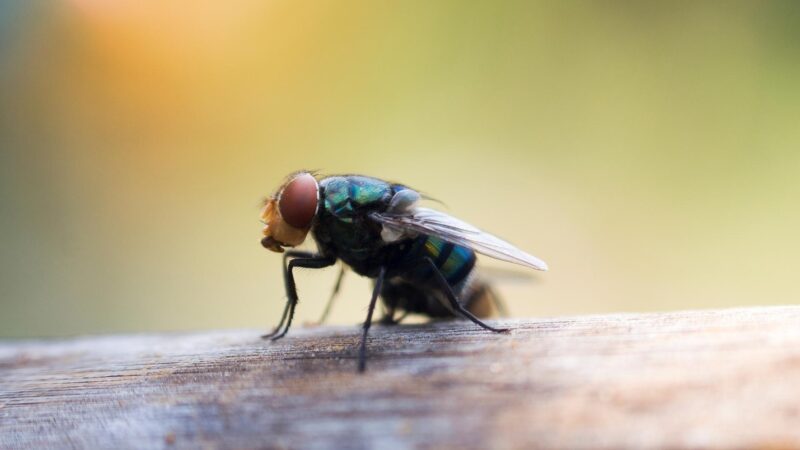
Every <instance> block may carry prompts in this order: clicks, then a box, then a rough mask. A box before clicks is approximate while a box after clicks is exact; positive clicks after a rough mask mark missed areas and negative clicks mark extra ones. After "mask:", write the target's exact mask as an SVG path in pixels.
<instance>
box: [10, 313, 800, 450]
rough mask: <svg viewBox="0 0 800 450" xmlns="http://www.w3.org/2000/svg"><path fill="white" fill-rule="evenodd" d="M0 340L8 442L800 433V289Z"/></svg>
mask: <svg viewBox="0 0 800 450" xmlns="http://www.w3.org/2000/svg"><path fill="white" fill-rule="evenodd" d="M502 323H503V324H504V325H508V326H512V327H514V331H513V332H512V333H510V334H506V335H495V334H491V333H488V332H485V331H483V330H480V329H478V327H476V326H474V325H472V324H470V323H467V322H445V323H437V324H433V325H413V326H412V325H409V326H397V327H384V326H375V327H374V328H373V332H372V340H371V342H370V345H369V353H370V359H369V365H368V369H367V373H366V374H364V375H358V374H357V373H356V361H355V359H354V358H355V354H356V351H355V349H356V343H357V336H358V330H357V327H356V326H352V327H326V328H311V329H302V328H299V327H298V328H296V329H293V330H292V332H290V334H289V336H288V337H287V338H286V339H284V340H282V341H280V342H277V343H274V344H273V343H269V342H264V341H262V340H260V339H259V338H258V334H259V332H258V331H257V330H248V331H215V332H206V333H195V334H165V335H136V336H115V337H89V338H79V339H70V340H61V341H38V342H33V341H23V342H14V341H5V342H3V343H0V448H2V449H15V448H58V449H62V448H204V447H208V448H216V447H220V448H298V449H299V448H409V447H412V448H413V447H417V448H487V447H492V448H531V447H560V448H565V447H566V448H577V447H609V448H616V447H636V448H642V447H758V448H787V447H800V307H774V308H758V309H755V308H753V309H735V310H725V311H697V312H680V313H666V314H630V315H606V316H586V317H568V318H557V319H532V320H512V321H502Z"/></svg>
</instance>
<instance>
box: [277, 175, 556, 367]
mask: <svg viewBox="0 0 800 450" xmlns="http://www.w3.org/2000/svg"><path fill="white" fill-rule="evenodd" d="M420 198H421V196H420V194H419V193H418V192H417V191H415V190H413V189H411V188H409V187H408V186H404V185H402V184H397V183H390V182H387V181H383V180H379V179H377V178H372V177H366V176H361V175H340V176H329V177H319V178H318V177H315V176H314V174H312V173H309V172H305V171H303V172H296V173H294V174H292V175H290V176H289V177H288V178H287V180H286V181H285V182H284V183H283V185H281V187H280V188H279V189H278V191H277V192H276V193H275V194H274V195H273V196H272V197H270V198H269V199H268V200H267V202H266V205H265V206H264V209H263V211H262V213H261V218H262V220H263V222H264V224H265V225H266V226H265V227H264V238H263V239H262V240H261V244H262V245H263V246H264V247H265V248H267V249H269V250H272V251H275V252H279V253H284V250H285V248H286V247H294V246H297V245H300V244H301V243H303V241H304V240H305V238H306V236H307V235H308V233H309V232H311V234H312V236H313V237H314V240H315V241H316V243H317V248H318V251H317V252H316V253H311V252H304V251H297V250H290V251H286V252H285V253H284V256H283V275H284V281H285V285H286V295H287V302H286V305H285V307H284V310H283V315H282V317H281V320H280V323H279V324H278V326H277V327H276V328H275V331H273V332H272V333H270V334H267V335H265V336H264V337H265V338H271V339H273V340H275V339H280V338H282V337H283V336H284V335H286V332H287V331H288V330H289V327H290V326H291V324H292V316H293V315H294V308H295V306H296V305H297V288H296V285H295V281H294V275H293V272H292V271H293V269H294V268H296V267H303V268H313V269H321V268H324V267H329V266H332V265H334V264H335V263H336V261H338V260H341V261H342V262H343V263H344V264H346V265H348V266H349V267H350V268H352V270H353V271H355V272H356V273H358V274H359V275H362V276H366V277H369V278H372V279H374V280H375V287H374V289H373V292H372V298H371V300H370V303H369V308H368V312H367V319H366V321H365V322H364V326H363V332H362V335H361V342H360V346H359V359H358V369H359V371H363V370H364V369H365V367H366V355H367V352H366V343H367V333H368V332H369V327H370V325H371V323H372V313H373V311H374V309H375V304H376V302H377V300H378V297H380V298H381V299H382V301H383V303H384V305H385V307H386V317H384V319H383V322H384V323H397V321H398V320H397V319H395V314H396V312H397V311H402V312H404V313H418V314H425V315H427V316H429V317H453V316H458V315H461V316H464V317H466V318H467V319H469V320H471V321H473V322H474V323H476V324H477V325H479V326H481V327H483V328H485V329H487V330H491V331H494V332H504V331H507V330H506V329H500V328H494V327H492V326H490V325H487V324H486V323H484V322H483V321H482V320H481V319H480V318H482V317H488V316H490V315H491V314H492V312H493V310H494V309H495V308H496V307H497V306H498V305H499V304H498V303H497V300H496V297H495V296H494V295H493V293H492V290H491V289H490V287H489V285H488V284H487V283H486V282H485V281H483V280H482V279H480V278H479V277H478V276H477V275H476V274H475V270H474V267H475V253H476V252H477V253H481V254H484V255H487V256H491V257H492V258H497V259H500V260H503V261H508V262H511V263H515V264H520V265H523V266H526V267H530V268H532V269H536V270H547V264H545V262H544V261H542V260H540V259H538V258H536V257H535V256H532V255H530V254H528V253H526V252H524V251H522V250H520V249H518V248H516V247H514V246H513V245H511V244H509V243H508V242H506V241H504V240H502V239H499V238H497V237H495V236H492V235H491V234H488V233H485V232H483V231H481V230H479V229H477V228H475V227H474V226H472V225H470V224H468V223H466V222H463V221H461V220H458V219H456V218H454V217H451V216H449V215H447V214H445V213H442V212H439V211H435V210H432V209H428V208H423V207H420V206H418V203H419V200H420ZM342 273H343V272H341V273H340V275H339V279H338V281H337V283H336V288H334V294H333V295H334V296H335V294H336V292H337V291H338V286H339V284H340V282H341V276H342ZM331 298H333V296H332V297H331Z"/></svg>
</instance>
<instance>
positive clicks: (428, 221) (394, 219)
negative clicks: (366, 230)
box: [370, 207, 547, 270]
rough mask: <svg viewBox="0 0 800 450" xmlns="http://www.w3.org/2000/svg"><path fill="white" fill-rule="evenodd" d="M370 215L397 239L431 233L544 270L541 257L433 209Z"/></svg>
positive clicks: (484, 252)
mask: <svg viewBox="0 0 800 450" xmlns="http://www.w3.org/2000/svg"><path fill="white" fill-rule="evenodd" d="M370 217H371V218H372V219H373V220H375V221H377V222H379V223H381V224H382V225H383V227H384V231H385V232H386V235H387V236H392V237H394V238H396V237H397V236H398V235H402V236H409V237H410V236H414V235H417V234H429V235H434V236H437V237H440V238H442V239H444V240H446V241H448V242H452V243H453V244H456V245H462V246H464V247H469V248H471V249H472V250H475V251H476V252H478V253H482V254H484V255H486V256H491V257H492V258H497V259H500V260H503V261H508V262H510V263H514V264H520V265H523V266H527V267H531V268H533V269H537V270H547V264H546V263H545V262H544V261H542V260H541V259H539V258H537V257H535V256H533V255H530V254H528V253H525V252H523V251H522V250H520V249H518V248H517V247H514V246H513V245H511V244H509V243H508V242H506V241H504V240H502V239H500V238H498V237H496V236H492V235H491V234H489V233H485V232H483V231H481V230H479V229H477V228H475V227H474V226H472V225H470V224H468V223H466V222H464V221H462V220H458V219H456V218H455V217H452V216H449V215H447V214H445V213H443V212H439V211H436V210H433V209H428V208H419V207H417V208H413V209H411V210H409V211H406V212H404V213H402V214H391V213H372V214H370ZM393 240H394V239H393Z"/></svg>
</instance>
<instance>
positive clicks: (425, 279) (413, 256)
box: [381, 236, 496, 317]
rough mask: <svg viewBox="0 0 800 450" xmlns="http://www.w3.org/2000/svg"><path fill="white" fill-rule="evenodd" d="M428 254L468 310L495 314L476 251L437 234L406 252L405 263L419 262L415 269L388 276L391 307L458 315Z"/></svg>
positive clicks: (386, 296)
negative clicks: (478, 268) (477, 266)
mask: <svg viewBox="0 0 800 450" xmlns="http://www.w3.org/2000/svg"><path fill="white" fill-rule="evenodd" d="M425 258H430V259H431V260H432V261H433V263H434V265H435V266H436V267H437V268H438V269H439V271H440V272H441V273H442V275H443V276H444V278H445V279H446V280H447V283H448V284H449V285H450V288H451V289H452V291H453V293H454V294H455V295H456V297H457V298H458V301H459V302H460V303H461V304H462V305H464V307H465V308H466V309H467V310H469V311H470V312H472V313H473V314H475V315H476V316H478V317H489V316H491V315H494V313H495V312H496V311H495V309H496V308H495V306H496V302H495V300H494V298H493V294H492V291H491V289H490V288H489V286H488V285H487V284H486V283H485V282H484V281H482V280H480V279H479V278H478V277H476V276H475V273H474V270H473V269H474V268H475V252H473V251H472V250H470V249H469V248H467V247H462V246H459V245H455V244H452V243H450V242H447V241H444V240H442V239H440V238H438V237H435V236H420V237H418V238H417V239H416V240H415V242H414V243H413V245H412V246H411V247H410V251H409V252H408V253H407V254H406V255H405V256H404V258H403V259H404V260H405V264H409V265H410V266H412V267H413V266H416V268H415V269H413V270H409V271H408V272H406V273H404V274H403V275H400V276H396V277H393V278H390V279H388V280H386V283H385V284H384V287H383V290H382V291H381V298H382V299H383V302H384V303H385V304H386V306H387V308H388V310H389V311H393V310H394V309H400V310H403V311H408V312H412V313H419V314H424V315H427V316H430V317H452V316H453V315H454V314H453V311H452V309H451V308H450V306H449V304H448V301H447V297H446V295H445V293H444V292H443V291H442V289H441V286H440V285H439V284H438V283H437V282H436V278H435V277H434V274H433V269H432V268H431V267H430V264H428V263H426V262H425Z"/></svg>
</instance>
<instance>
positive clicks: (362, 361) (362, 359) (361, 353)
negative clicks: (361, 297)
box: [358, 267, 386, 372]
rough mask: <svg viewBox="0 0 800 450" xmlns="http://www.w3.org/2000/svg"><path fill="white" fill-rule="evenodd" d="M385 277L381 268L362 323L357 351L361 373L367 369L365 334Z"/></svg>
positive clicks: (367, 331)
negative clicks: (362, 328)
mask: <svg viewBox="0 0 800 450" xmlns="http://www.w3.org/2000/svg"><path fill="white" fill-rule="evenodd" d="M385 277H386V268H385V267H381V270H380V272H378V278H377V279H376V280H375V288H374V289H373V290H372V298H371V299H370V301H369V308H368V309H367V320H365V321H364V331H363V333H362V334H361V344H360V345H359V349H358V371H359V372H363V371H364V370H366V368H367V333H369V327H370V326H371V325H372V313H373V312H374V311H375V303H376V302H377V301H378V295H379V294H380V293H381V287H382V286H383V279H384V278H385Z"/></svg>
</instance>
